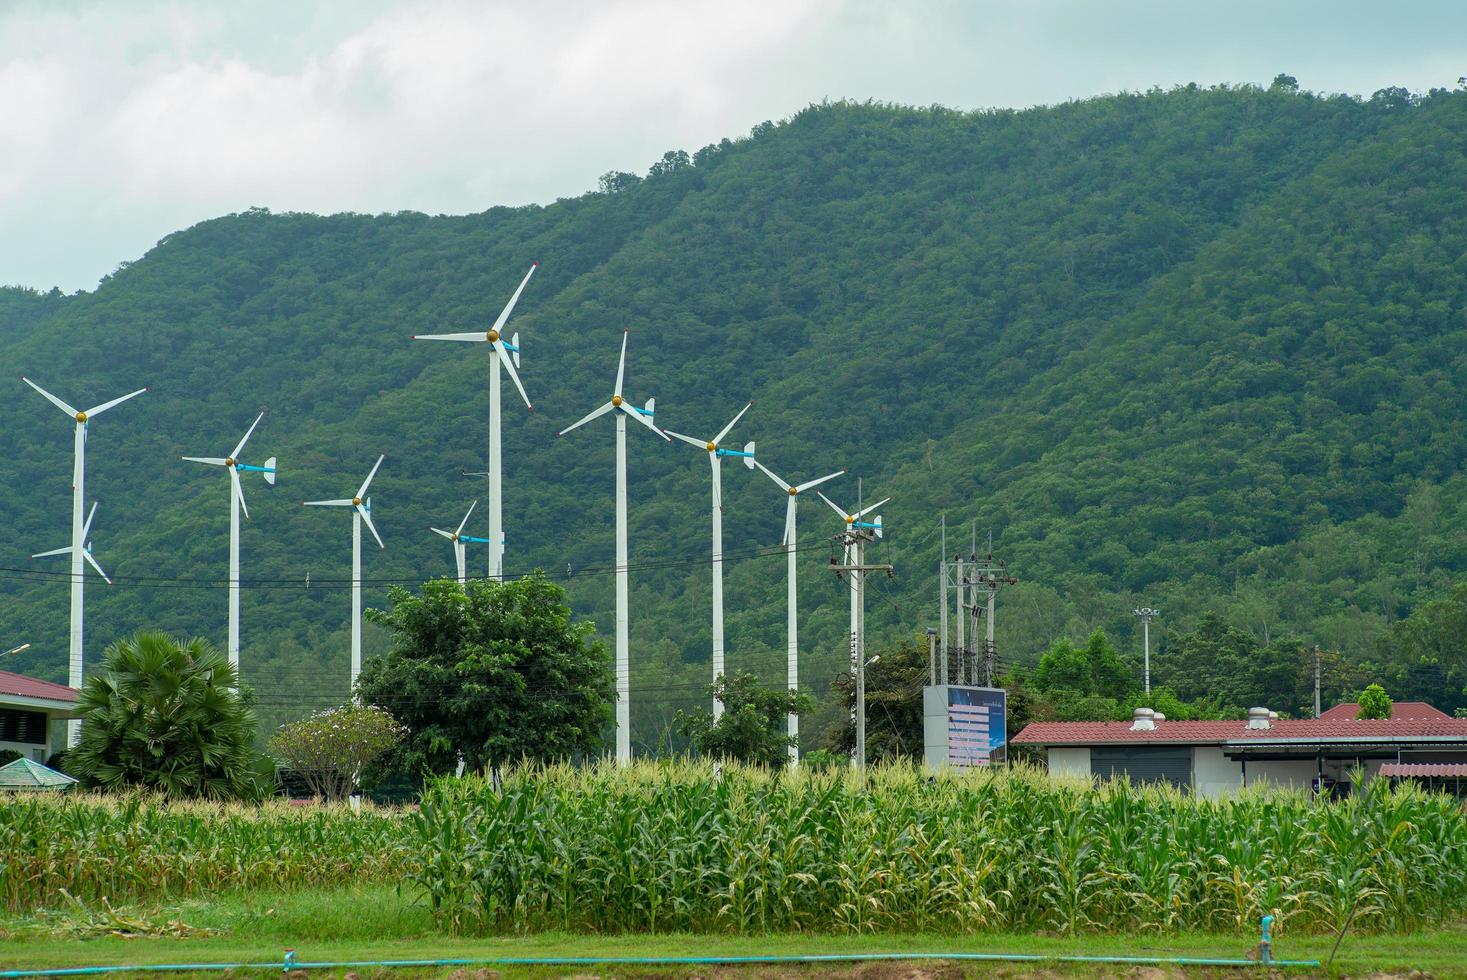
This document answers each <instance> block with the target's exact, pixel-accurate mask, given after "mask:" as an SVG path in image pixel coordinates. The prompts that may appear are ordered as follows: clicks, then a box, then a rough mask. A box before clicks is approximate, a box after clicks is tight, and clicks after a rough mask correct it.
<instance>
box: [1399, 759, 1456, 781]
mask: <svg viewBox="0 0 1467 980" xmlns="http://www.w3.org/2000/svg"><path fill="white" fill-rule="evenodd" d="M1380 774H1381V775H1382V776H1418V777H1420V776H1460V777H1463V778H1467V762H1387V763H1384V764H1383V765H1382V766H1381V767H1380Z"/></svg>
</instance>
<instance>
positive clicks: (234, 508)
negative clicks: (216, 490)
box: [227, 478, 240, 672]
mask: <svg viewBox="0 0 1467 980" xmlns="http://www.w3.org/2000/svg"><path fill="white" fill-rule="evenodd" d="M239 508H240V499H239V481H237V480H235V479H233V478H231V479H230V481H229V644H228V647H227V650H228V651H229V665H230V666H231V667H233V668H234V669H235V671H236V672H238V670H239Z"/></svg>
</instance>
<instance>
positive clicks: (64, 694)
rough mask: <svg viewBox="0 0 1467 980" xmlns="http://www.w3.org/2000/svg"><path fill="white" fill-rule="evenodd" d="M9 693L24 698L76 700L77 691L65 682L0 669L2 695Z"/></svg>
mask: <svg viewBox="0 0 1467 980" xmlns="http://www.w3.org/2000/svg"><path fill="white" fill-rule="evenodd" d="M7 694H9V695H12V696H15V697H22V698H44V699H45V700H47V701H68V702H74V701H76V692H75V691H73V690H72V689H71V688H69V687H67V686H66V685H65V684H53V683H52V682H50V681H43V680H41V679H39V678H36V677H27V676H25V675H24V674H12V673H11V672H10V671H8V670H0V696H4V695H7Z"/></svg>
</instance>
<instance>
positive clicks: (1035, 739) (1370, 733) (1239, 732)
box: [1012, 716, 1467, 746]
mask: <svg viewBox="0 0 1467 980" xmlns="http://www.w3.org/2000/svg"><path fill="white" fill-rule="evenodd" d="M1403 740H1405V741H1425V742H1433V743H1442V742H1445V743H1448V744H1456V743H1461V744H1462V745H1463V746H1467V718H1448V717H1445V716H1443V717H1442V718H1439V719H1437V718H1423V719H1400V720H1395V719H1392V720H1362V719H1355V718H1350V719H1346V720H1334V719H1327V718H1291V719H1279V720H1276V721H1272V722H1270V723H1269V727H1268V728H1249V727H1248V722H1246V721H1244V720H1242V719H1238V720H1236V721H1159V722H1157V723H1156V727H1155V728H1154V729H1151V730H1148V731H1132V730H1131V722H1129V721H1036V722H1032V723H1030V724H1028V725H1025V726H1024V730H1023V731H1021V732H1019V734H1018V735H1015V736H1014V738H1013V740H1012V741H1013V744H1015V745H1249V744H1267V743H1275V744H1277V743H1291V744H1298V743H1301V742H1304V743H1314V742H1327V743H1331V744H1335V745H1340V744H1350V743H1358V744H1379V743H1396V742H1400V741H1403Z"/></svg>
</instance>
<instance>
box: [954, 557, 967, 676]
mask: <svg viewBox="0 0 1467 980" xmlns="http://www.w3.org/2000/svg"><path fill="white" fill-rule="evenodd" d="M956 566H957V571H956V573H955V574H956V575H957V582H958V636H957V641H958V644H957V645H958V683H959V684H962V683H965V682H966V681H967V677H966V674H967V667H968V634H967V627H966V620H967V618H968V581H967V572H966V569H965V566H964V565H963V556H962V555H958V560H957V562H956Z"/></svg>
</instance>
